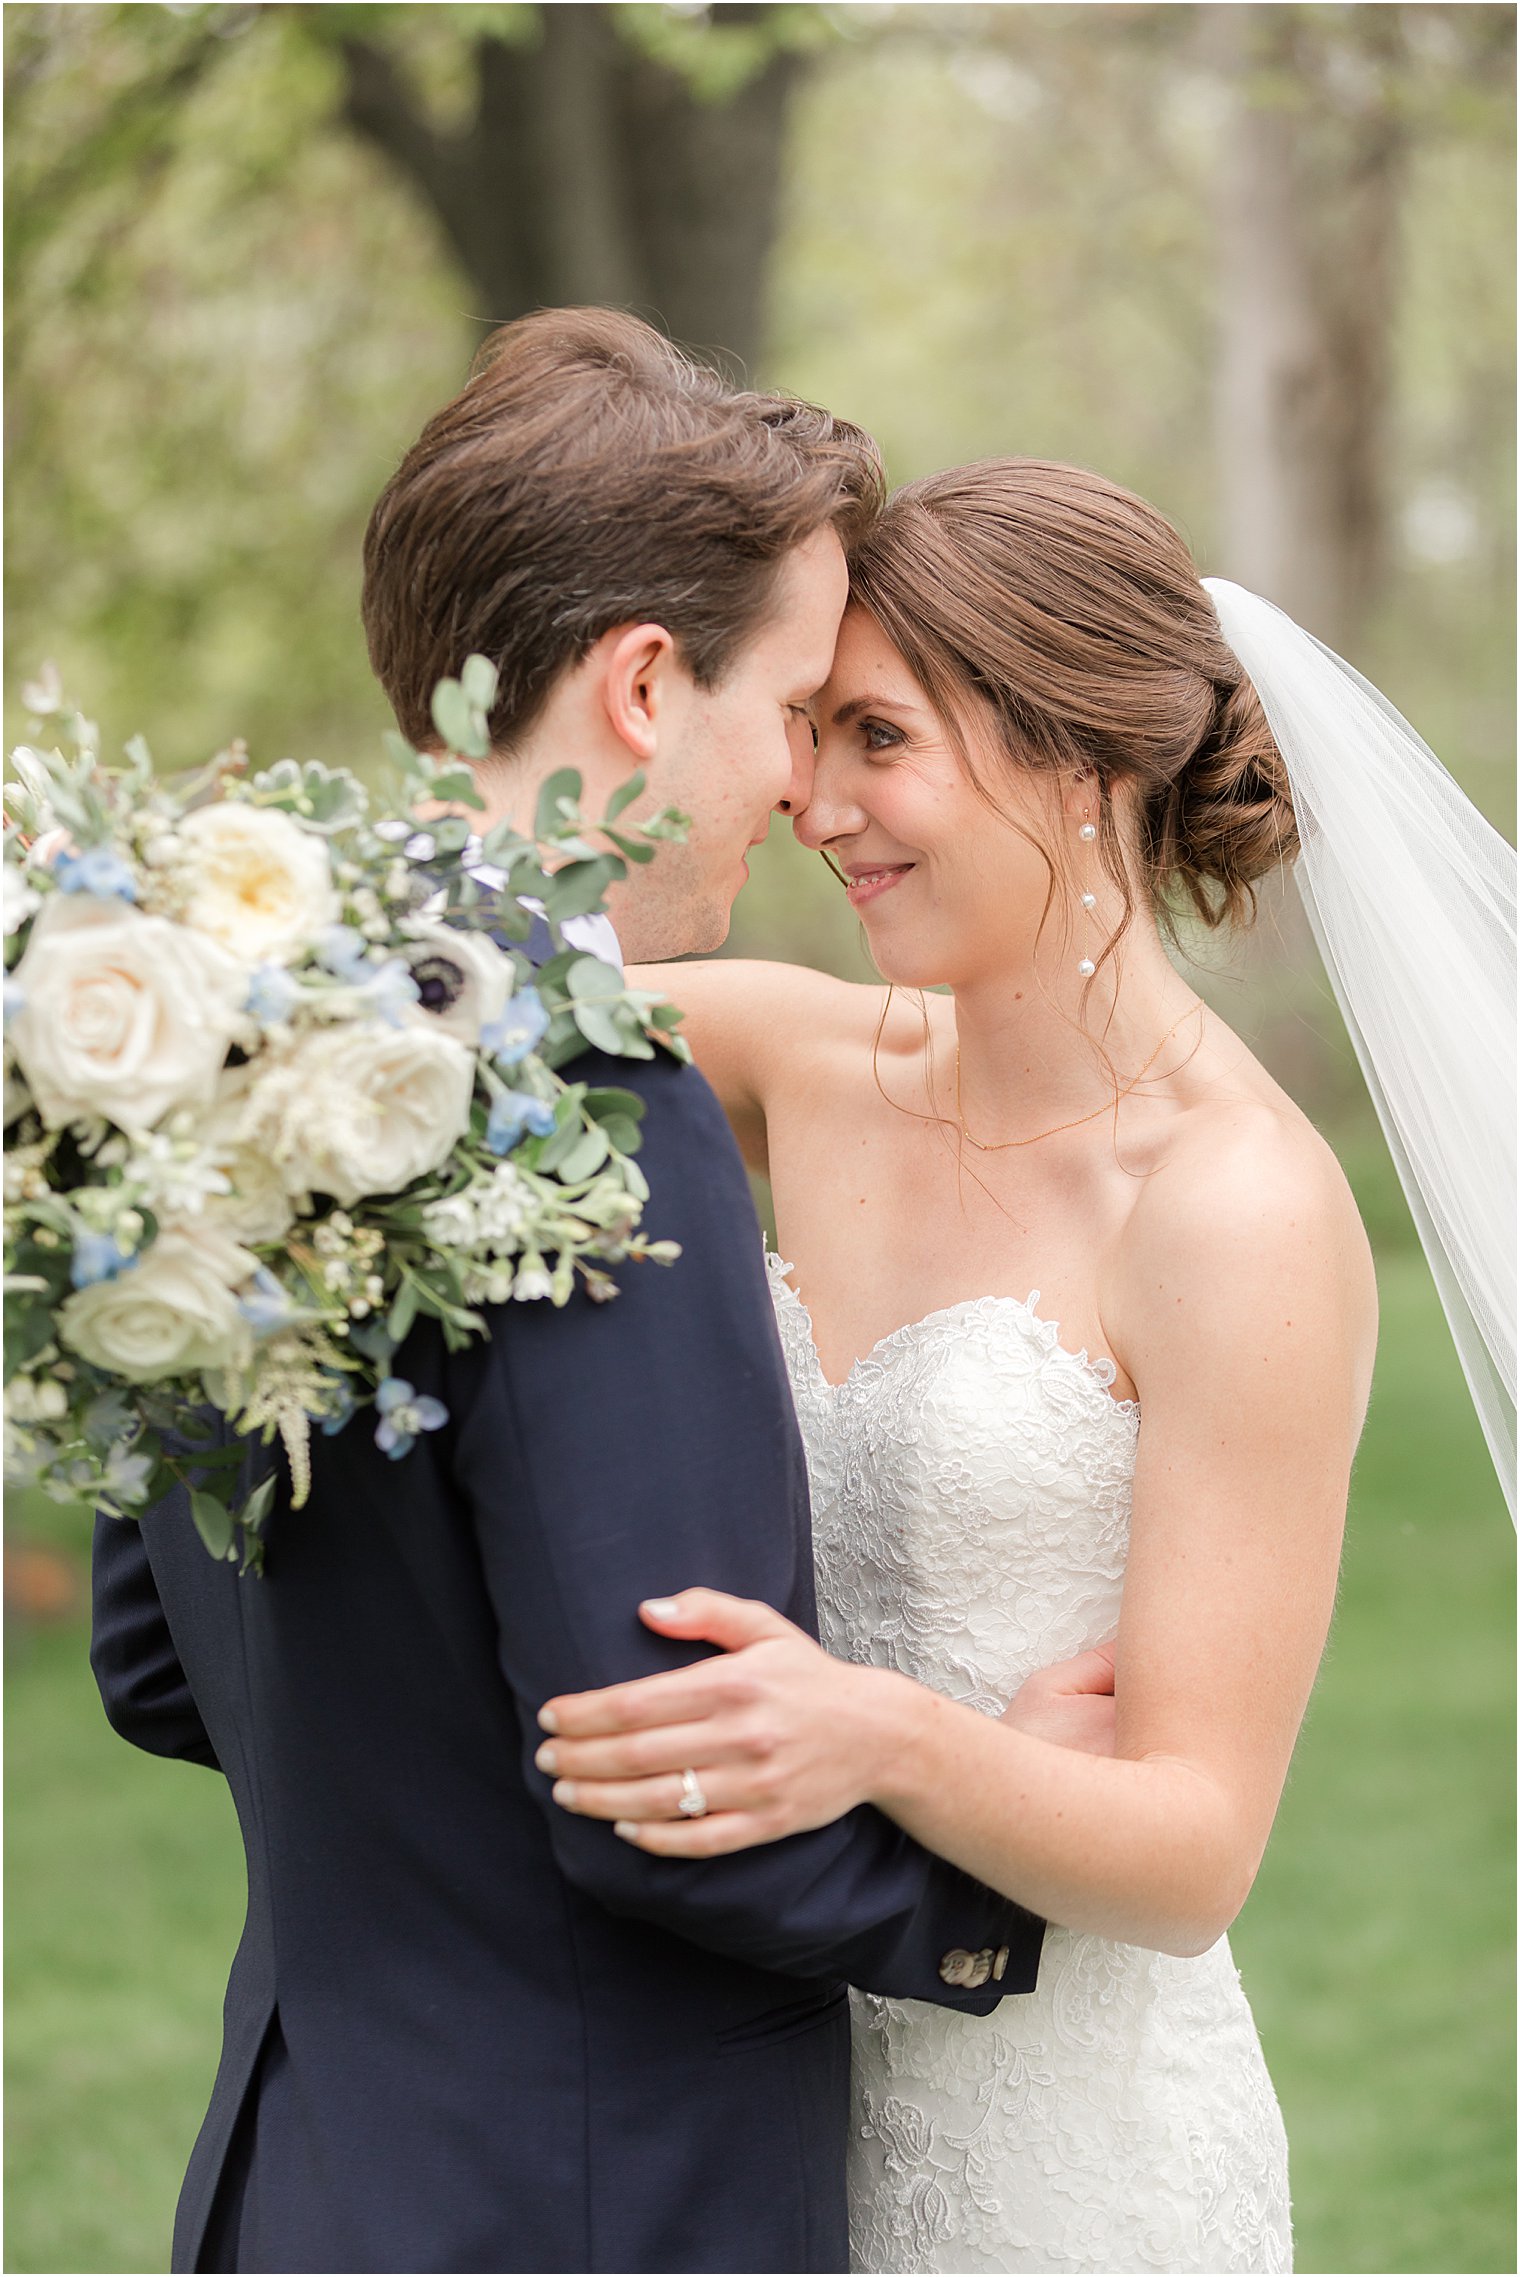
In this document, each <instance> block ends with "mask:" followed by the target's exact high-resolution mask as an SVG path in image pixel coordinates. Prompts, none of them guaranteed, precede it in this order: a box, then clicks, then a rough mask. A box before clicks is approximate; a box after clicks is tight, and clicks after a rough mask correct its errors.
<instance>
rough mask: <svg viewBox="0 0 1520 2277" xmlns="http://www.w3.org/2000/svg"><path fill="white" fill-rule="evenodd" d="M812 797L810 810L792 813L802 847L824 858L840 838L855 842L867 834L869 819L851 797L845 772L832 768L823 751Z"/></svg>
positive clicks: (819, 754)
mask: <svg viewBox="0 0 1520 2277" xmlns="http://www.w3.org/2000/svg"><path fill="white" fill-rule="evenodd" d="M811 794H812V795H811V796H810V797H809V799H808V802H807V804H806V806H804V807H800V808H794V809H793V810H792V829H793V830H794V832H795V833H796V836H797V842H798V844H799V845H800V846H806V847H807V849H808V851H809V853H812V854H821V853H822V852H823V850H824V848H825V847H826V846H828V845H830V844H832V842H833V841H834V840H836V839H839V838H854V837H857V836H858V835H859V833H860V832H861V831H862V830H864V828H865V826H866V817H865V815H864V813H863V812H862V810H861V808H860V807H859V806H858V805H857V803H856V802H855V800H854V799H852V798H851V797H850V796H849V791H848V786H847V783H846V781H845V775H844V770H843V769H842V768H840V767H837V766H835V765H832V764H831V763H830V761H829V759H828V758H827V756H826V754H825V753H824V752H822V751H820V752H819V753H818V755H817V759H816V761H815V763H814V767H813V780H812V786H811Z"/></svg>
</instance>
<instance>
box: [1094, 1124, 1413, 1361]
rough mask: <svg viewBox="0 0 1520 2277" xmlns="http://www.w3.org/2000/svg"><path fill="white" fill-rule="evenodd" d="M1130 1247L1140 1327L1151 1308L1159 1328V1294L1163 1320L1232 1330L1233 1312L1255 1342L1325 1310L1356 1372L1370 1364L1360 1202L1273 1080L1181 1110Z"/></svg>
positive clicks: (1369, 1300) (1127, 1273) (1129, 1299)
mask: <svg viewBox="0 0 1520 2277" xmlns="http://www.w3.org/2000/svg"><path fill="white" fill-rule="evenodd" d="M1122 1248H1123V1251H1124V1260H1123V1265H1122V1268H1121V1271H1120V1274H1119V1276H1118V1280H1119V1285H1120V1288H1121V1289H1122V1291H1123V1293H1124V1294H1123V1300H1122V1309H1123V1310H1125V1311H1126V1312H1128V1313H1129V1315H1130V1317H1131V1321H1132V1322H1133V1323H1134V1324H1135V1325H1138V1318H1139V1315H1140V1314H1141V1313H1144V1314H1145V1315H1146V1316H1147V1318H1148V1320H1149V1323H1150V1325H1151V1327H1152V1328H1154V1325H1155V1318H1156V1311H1157V1306H1158V1303H1160V1302H1161V1300H1162V1299H1164V1304H1163V1305H1162V1309H1163V1310H1165V1311H1166V1312H1167V1313H1168V1314H1169V1316H1171V1317H1173V1318H1175V1317H1177V1316H1178V1315H1179V1314H1180V1313H1181V1312H1183V1311H1186V1312H1188V1313H1191V1314H1192V1315H1193V1317H1194V1318H1195V1319H1197V1320H1198V1321H1199V1322H1200V1323H1202V1322H1204V1321H1206V1320H1212V1321H1214V1322H1215V1323H1217V1324H1218V1326H1219V1328H1220V1330H1221V1331H1223V1333H1224V1335H1225V1337H1226V1339H1227V1338H1228V1334H1229V1327H1230V1323H1231V1320H1232V1318H1233V1317H1235V1316H1238V1319H1239V1322H1240V1323H1241V1324H1242V1325H1244V1324H1245V1323H1247V1322H1248V1321H1249V1322H1251V1323H1252V1324H1253V1327H1252V1331H1251V1333H1252V1337H1253V1340H1255V1339H1259V1338H1263V1337H1266V1336H1267V1331H1268V1328H1269V1325H1270V1323H1271V1322H1272V1321H1274V1320H1275V1319H1276V1318H1277V1316H1278V1315H1279V1314H1281V1315H1282V1316H1283V1318H1284V1320H1285V1321H1288V1322H1291V1321H1293V1320H1297V1321H1298V1322H1300V1323H1302V1322H1304V1321H1305V1320H1315V1319H1317V1320H1318V1321H1319V1322H1320V1323H1321V1324H1322V1326H1323V1329H1324V1331H1325V1332H1326V1334H1327V1336H1328V1338H1329V1339H1330V1341H1331V1342H1333V1343H1335V1344H1338V1345H1340V1346H1341V1348H1343V1349H1346V1350H1348V1351H1350V1352H1351V1353H1353V1354H1354V1355H1355V1357H1354V1359H1353V1368H1354V1372H1355V1373H1356V1374H1357V1375H1359V1376H1360V1375H1361V1374H1362V1373H1363V1370H1364V1368H1365V1370H1368V1371H1370V1367H1371V1356H1372V1346H1373V1343H1374V1341H1375V1337H1376V1323H1377V1286H1376V1280H1375V1277H1374V1273H1373V1265H1372V1253H1371V1250H1370V1247H1369V1245H1368V1241H1367V1235H1366V1231H1365V1229H1364V1227H1363V1225H1362V1221H1361V1215H1360V1213H1359V1211H1358V1209H1357V1206H1356V1201H1355V1197H1354V1196H1353V1194H1352V1192H1351V1188H1350V1185H1349V1183H1348V1182H1347V1179H1346V1174H1345V1172H1344V1171H1343V1169H1342V1168H1341V1165H1340V1163H1339V1162H1338V1160H1337V1159H1336V1156H1335V1153H1334V1150H1333V1149H1332V1148H1331V1147H1330V1146H1328V1145H1327V1144H1326V1142H1325V1140H1324V1139H1323V1138H1322V1137H1321V1136H1320V1134H1319V1132H1318V1131H1317V1130H1316V1129H1315V1128H1314V1125H1313V1124H1312V1123H1311V1122H1310V1121H1309V1119H1308V1117H1307V1116H1306V1115H1305V1114H1303V1112H1302V1111H1301V1110H1300V1109H1299V1108H1298V1107H1297V1106H1296V1105H1295V1104H1294V1103H1293V1101H1292V1100H1290V1099H1289V1098H1287V1096H1286V1095H1285V1094H1284V1093H1282V1092H1280V1091H1278V1090H1277V1088H1276V1086H1275V1085H1273V1084H1271V1083H1270V1081H1263V1083H1262V1084H1261V1085H1260V1086H1259V1087H1255V1086H1253V1087H1248V1088H1246V1089H1244V1090H1242V1091H1241V1092H1240V1093H1239V1094H1238V1095H1235V1096H1228V1097H1224V1098H1221V1099H1218V1100H1214V1101H1210V1102H1207V1103H1200V1104H1198V1105H1197V1106H1196V1107H1194V1108H1193V1109H1192V1110H1191V1111H1190V1112H1189V1113H1187V1114H1186V1115H1184V1116H1181V1117H1180V1118H1179V1119H1178V1124H1177V1127H1176V1130H1175V1133H1174V1135H1173V1137H1172V1140H1171V1142H1170V1143H1169V1144H1168V1145H1167V1146H1166V1147H1165V1148H1164V1149H1163V1150H1162V1151H1161V1152H1160V1153H1159V1155H1158V1158H1157V1160H1156V1162H1155V1164H1154V1167H1153V1169H1152V1171H1151V1173H1150V1174H1149V1175H1148V1176H1147V1177H1145V1178H1144V1179H1142V1180H1141V1181H1140V1184H1139V1188H1138V1191H1137V1198H1136V1202H1135V1207H1134V1210H1133V1213H1132V1215H1131V1217H1130V1221H1129V1225H1128V1228H1127V1234H1126V1239H1125V1241H1124V1243H1123V1244H1122ZM1290 1296H1293V1297H1294V1299H1295V1301H1294V1302H1293V1303H1292V1304H1288V1303H1287V1302H1286V1300H1287V1299H1288V1298H1289V1297H1290ZM1267 1340H1268V1341H1270V1339H1269V1338H1268V1339H1267Z"/></svg>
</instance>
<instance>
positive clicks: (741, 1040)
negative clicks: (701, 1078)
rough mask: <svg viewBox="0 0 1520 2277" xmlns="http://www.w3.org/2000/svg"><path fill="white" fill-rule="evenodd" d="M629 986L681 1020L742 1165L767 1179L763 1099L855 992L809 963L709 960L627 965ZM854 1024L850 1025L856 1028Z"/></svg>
mask: <svg viewBox="0 0 1520 2277" xmlns="http://www.w3.org/2000/svg"><path fill="white" fill-rule="evenodd" d="M628 977H629V979H630V981H631V982H632V983H633V985H634V987H635V988H653V989H658V991H659V992H660V994H661V995H662V996H667V997H669V999H670V1001H671V1002H672V1003H673V1004H678V1005H679V1006H680V1008H681V1010H682V1012H684V1014H685V1015H686V1017H685V1019H684V1021H683V1022H682V1033H683V1035H684V1036H685V1038H686V1041H687V1042H688V1043H689V1044H690V1046H691V1052H692V1057H693V1059H694V1060H695V1061H696V1063H697V1065H698V1067H699V1068H700V1069H701V1070H702V1073H703V1074H704V1075H705V1076H706V1078H707V1080H708V1082H709V1083H710V1084H711V1085H712V1087H713V1089H714V1091H716V1093H717V1094H718V1100H719V1104H720V1105H721V1107H722V1109H723V1112H724V1114H725V1115H726V1116H727V1117H728V1120H729V1123H730V1125H731V1127H732V1129H733V1133H734V1137H735V1138H736V1139H737V1140H738V1142H739V1151H740V1153H741V1154H742V1155H743V1157H744V1161H745V1166H746V1168H748V1169H750V1170H752V1171H754V1172H755V1173H756V1174H757V1176H759V1177H762V1178H763V1177H765V1176H766V1175H767V1156H766V1135H765V1134H766V1114H767V1102H768V1101H769V1100H771V1099H772V1098H773V1095H774V1090H775V1086H776V1084H777V1082H778V1080H780V1081H785V1080H789V1079H791V1078H792V1077H793V1076H794V1075H795V1074H796V1072H797V1067H798V1062H799V1060H801V1059H804V1058H806V1057H807V1056H809V1055H810V1054H811V1052H812V1051H813V1050H814V1049H815V1048H817V1047H818V1046H820V1045H821V1046H823V1047H824V1048H827V1045H828V1039H829V1036H830V1034H831V1032H832V1030H833V1028H834V1026H835V1025H837V1023H838V1021H839V1019H840V1018H841V1016H844V1015H845V1014H846V1012H847V1006H848V1001H849V999H850V998H852V997H854V996H857V995H858V994H859V991H858V990H851V989H850V988H849V987H848V985H847V983H845V982H843V981H838V980H835V979H833V978H832V977H831V976H830V975H829V974H827V973H821V972H815V971H814V970H813V969H812V967H811V966H810V965H785V964H762V963H759V962H757V961H755V960H754V959H750V958H743V957H713V958H705V959H701V960H695V959H694V960H693V961H691V962H690V963H686V964H668V965H634V966H632V967H631V968H630V970H629V975H628ZM857 1024H858V1023H857Z"/></svg>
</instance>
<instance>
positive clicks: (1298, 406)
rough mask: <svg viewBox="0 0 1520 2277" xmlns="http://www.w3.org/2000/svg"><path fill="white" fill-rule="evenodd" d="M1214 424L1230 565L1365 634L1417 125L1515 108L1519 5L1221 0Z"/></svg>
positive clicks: (1315, 613) (1209, 30)
mask: <svg viewBox="0 0 1520 2277" xmlns="http://www.w3.org/2000/svg"><path fill="white" fill-rule="evenodd" d="M1203 19H1204V31H1205V37H1206V41H1207V44H1208V46H1209V48H1210V49H1211V50H1212V54H1213V58H1214V61H1215V63H1216V66H1217V68H1218V69H1219V70H1220V72H1221V73H1222V75H1223V77H1224V80H1225V82H1226V85H1227V88H1228V97H1229V131H1228V132H1227V133H1226V134H1225V135H1224V137H1223V138H1222V142H1221V146H1220V160H1221V163H1220V178H1219V209H1220V223H1221V228H1220V290H1219V333H1220V349H1219V371H1218V431H1219V457H1220V493H1221V507H1222V515H1223V523H1224V529H1225V533H1226V543H1227V547H1228V551H1229V555H1230V558H1231V560H1232V562H1233V563H1234V564H1235V565H1236V568H1237V574H1238V575H1239V576H1240V578H1241V579H1242V580H1243V581H1244V582H1245V583H1247V584H1250V585H1253V586H1255V587H1257V588H1258V589H1259V590H1260V591H1262V592H1265V593H1268V594H1270V595H1271V596H1272V597H1273V598H1274V599H1275V600H1277V601H1279V602H1280V603H1281V604H1282V605H1283V606H1284V607H1285V608H1286V609H1287V610H1288V611H1289V612H1290V614H1292V615H1293V616H1296V617H1299V618H1301V619H1302V620H1303V621H1304V622H1305V623H1307V624H1312V625H1313V626H1314V627H1315V628H1316V629H1317V630H1318V631H1319V632H1320V633H1321V634H1322V636H1323V638H1324V639H1326V640H1327V641H1329V642H1330V644H1331V645H1332V646H1333V647H1336V648H1348V647H1355V645H1356V644H1357V641H1358V639H1359V637H1360V635H1361V634H1362V632H1363V630H1364V629H1365V625H1366V620H1367V615H1368V612H1369V609H1370V607H1371V606H1372V604H1373V602H1374V600H1375V598H1376V596H1377V593H1378V590H1379V587H1380V585H1381V584H1382V582H1383V580H1384V578H1385V575H1386V569H1387V554H1388V540H1389V529H1388V524H1389V489H1390V484H1389V468H1388V446H1389V422H1390V413H1391V398H1392V390H1393V363H1394V355H1395V325H1396V318H1397V302H1398V293H1399V286H1400V274H1399V258H1398V256H1399V241H1400V234H1401V227H1402V223H1403V212H1404V201H1405V197H1406V195H1407V189H1408V184H1409V179H1410V169H1411V159H1412V155H1413V151H1414V147H1415V144H1416V142H1417V140H1418V138H1419V137H1420V135H1421V133H1422V131H1427V132H1428V130H1429V128H1430V126H1431V124H1432V123H1433V121H1434V122H1435V123H1439V114H1440V113H1442V112H1443V111H1444V112H1445V113H1446V114H1447V117H1448V119H1449V118H1450V115H1451V114H1452V112H1453V110H1455V112H1456V114H1457V116H1458V118H1459V119H1460V120H1461V121H1463V122H1464V123H1465V124H1466V125H1467V126H1468V127H1469V128H1471V127H1472V126H1474V125H1475V124H1476V119H1475V116H1474V107H1475V105H1476V106H1478V107H1480V108H1481V106H1482V104H1483V101H1484V97H1485V93H1487V92H1488V91H1489V90H1493V91H1494V92H1493V93H1490V94H1489V95H1488V99H1489V101H1490V102H1493V101H1494V100H1495V99H1497V102H1498V104H1499V106H1500V107H1501V108H1504V107H1506V103H1507V90H1508V88H1509V86H1510V83H1511V82H1512V79H1513V66H1514V43H1515V26H1514V16H1513V11H1512V10H1510V9H1508V8H1489V7H1470V6H1457V7H1443V8H1430V7H1406V6H1385V7H1378V8H1362V7H1350V8H1347V7H1280V6H1262V5H1257V4H1254V0H1253V4H1251V5H1247V6H1211V7H1209V8H1208V9H1206V10H1205V11H1203Z"/></svg>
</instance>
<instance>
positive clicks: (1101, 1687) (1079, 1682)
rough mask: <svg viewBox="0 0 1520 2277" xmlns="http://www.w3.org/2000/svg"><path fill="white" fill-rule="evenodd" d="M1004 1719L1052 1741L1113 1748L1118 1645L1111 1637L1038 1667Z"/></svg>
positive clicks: (1089, 1750)
mask: <svg viewBox="0 0 1520 2277" xmlns="http://www.w3.org/2000/svg"><path fill="white" fill-rule="evenodd" d="M1003 1721H1004V1723H1005V1724H1012V1726H1013V1728H1014V1729H1015V1731H1022V1732H1027V1733H1028V1734H1029V1736H1030V1738H1031V1739H1043V1740H1045V1741H1047V1742H1048V1744H1049V1745H1050V1746H1052V1747H1074V1748H1076V1749H1077V1750H1078V1752H1079V1753H1080V1754H1082V1755H1112V1754H1113V1752H1114V1647H1113V1643H1112V1641H1110V1642H1109V1643H1107V1644H1100V1645H1094V1647H1093V1649H1092V1651H1091V1652H1079V1653H1078V1654H1077V1656H1076V1658H1075V1659H1074V1660H1061V1661H1057V1662H1056V1663H1055V1665H1054V1666H1053V1667H1051V1668H1038V1669H1036V1670H1035V1673H1034V1674H1033V1676H1031V1677H1028V1678H1026V1680H1025V1682H1024V1683H1023V1684H1021V1685H1020V1686H1019V1689H1018V1690H1017V1692H1015V1693H1014V1695H1013V1698H1012V1699H1011V1700H1010V1701H1009V1703H1008V1706H1007V1707H1006V1708H1005V1709H1004V1711H1003Z"/></svg>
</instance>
